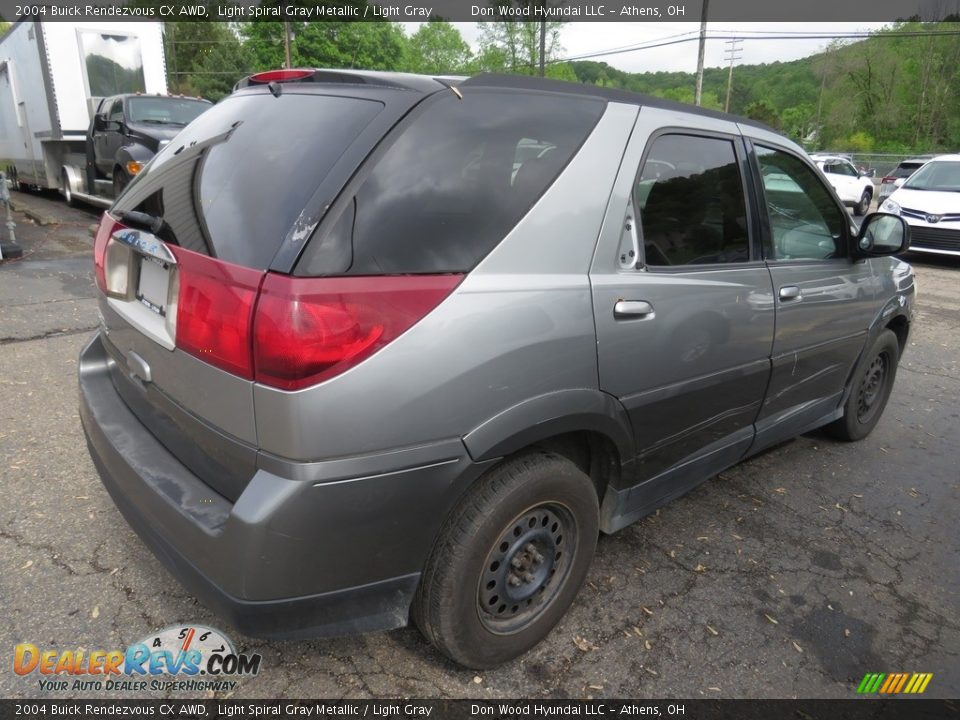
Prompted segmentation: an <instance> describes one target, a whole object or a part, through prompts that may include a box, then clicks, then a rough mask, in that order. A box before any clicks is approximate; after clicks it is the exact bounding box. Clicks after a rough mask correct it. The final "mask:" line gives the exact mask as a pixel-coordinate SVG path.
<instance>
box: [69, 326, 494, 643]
mask: <svg viewBox="0 0 960 720" xmlns="http://www.w3.org/2000/svg"><path fill="white" fill-rule="evenodd" d="M117 371H118V368H117V367H116V363H115V361H114V360H113V359H112V358H111V357H110V356H109V354H108V353H107V352H106V350H105V349H104V347H103V344H102V343H101V341H100V336H99V335H96V336H95V337H94V338H93V339H92V340H91V341H90V343H89V344H88V345H87V346H86V347H85V348H84V349H83V351H82V352H81V355H80V367H79V384H80V417H81V421H82V423H83V427H84V431H85V433H86V436H87V444H88V446H89V449H90V455H91V457H92V458H93V461H94V464H95V466H96V468H97V470H98V472H99V474H100V477H101V479H102V481H103V484H104V486H105V487H106V489H107V491H108V492H109V493H110V495H111V497H112V498H113V500H114V502H115V503H116V505H117V508H118V509H119V510H120V512H121V513H122V514H123V516H124V517H125V518H126V520H127V522H128V523H129V524H130V525H131V527H132V528H133V529H134V530H135V531H136V533H137V534H138V535H139V536H140V537H141V539H142V540H143V542H144V543H145V544H146V545H147V546H148V547H149V548H150V549H151V551H152V552H153V553H154V554H155V555H156V556H157V558H158V559H159V560H160V561H161V562H162V563H163V564H164V566H165V567H166V568H167V569H168V570H169V571H170V573H171V574H173V575H174V577H176V578H177V580H179V581H180V583H181V584H182V585H183V586H184V587H186V588H187V589H188V590H189V591H190V592H191V593H193V594H194V595H196V596H197V597H198V598H199V599H200V600H201V601H202V602H203V603H204V604H205V605H207V606H208V607H210V608H211V609H212V610H214V611H215V612H217V613H218V614H219V615H221V616H222V617H224V618H225V619H227V620H228V621H229V622H231V623H232V624H233V625H234V626H235V627H236V628H237V629H238V630H239V631H240V632H242V633H244V634H246V635H251V636H258V637H274V638H289V637H306V636H332V635H344V634H351V633H358V632H370V631H375V630H385V629H390V628H395V627H400V626H402V625H405V624H406V623H407V620H408V615H409V607H410V603H411V601H412V598H413V593H414V591H415V590H416V587H417V583H418V582H419V577H420V570H421V568H422V567H423V564H424V562H425V560H426V557H427V554H428V553H429V550H430V548H431V547H432V544H433V541H434V538H435V536H436V533H437V532H438V530H439V527H440V523H441V522H442V520H443V518H444V516H445V515H446V513H447V512H448V511H449V509H450V508H451V507H452V505H453V503H454V502H455V501H456V498H457V497H458V496H459V494H460V492H461V491H462V489H463V488H464V487H465V486H466V485H467V484H468V483H469V482H470V481H471V480H472V479H473V478H474V477H476V475H478V474H479V473H480V472H481V471H482V469H483V468H482V466H480V465H478V464H475V463H472V462H471V461H470V459H469V456H468V454H467V453H466V450H465V449H464V447H463V444H462V443H461V442H460V441H459V440H457V439H455V440H450V441H444V442H439V443H433V444H431V445H427V446H420V447H417V448H411V449H406V450H400V451H395V452H391V453H385V454H378V455H370V456H362V457H353V458H342V459H339V460H335V461H327V462H316V463H297V464H294V463H288V462H286V461H283V460H280V459H278V458H271V457H263V458H261V460H262V462H258V465H259V467H260V469H258V470H257V471H256V473H255V475H254V476H253V478H252V479H251V480H250V482H249V484H248V485H247V486H246V488H245V489H244V490H243V492H242V494H241V495H240V497H239V498H238V499H237V501H236V502H235V503H232V502H230V501H229V500H228V499H226V498H224V497H223V496H221V495H219V494H217V493H216V492H215V491H214V490H213V489H212V488H211V487H210V486H209V485H207V484H205V483H204V482H203V481H202V480H201V479H200V478H198V477H197V476H196V475H194V474H193V473H192V472H190V470H188V469H187V468H186V467H185V466H184V465H183V464H181V463H180V462H179V461H178V460H177V458H176V457H175V456H174V455H172V454H171V453H170V452H169V451H168V450H167V448H165V447H164V446H163V445H162V444H161V443H160V442H159V441H158V440H157V439H156V438H155V437H154V436H153V435H152V434H151V433H150V432H149V431H148V430H147V429H146V428H145V427H144V426H143V425H142V424H141V423H140V421H139V420H138V419H137V417H136V416H135V415H134V414H133V413H132V412H131V411H130V409H129V408H128V406H127V405H126V404H125V403H124V401H123V400H122V398H121V397H120V395H119V394H118V393H117V391H116V388H115V387H114V384H113V382H112V380H111V372H117ZM265 467H267V468H269V470H267V469H263V468H265Z"/></svg>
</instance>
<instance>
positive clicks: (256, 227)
mask: <svg viewBox="0 0 960 720" xmlns="http://www.w3.org/2000/svg"><path fill="white" fill-rule="evenodd" d="M204 107H210V106H208V105H205V106H204ZM382 107H383V106H382V105H381V103H378V102H374V101H369V100H358V99H355V98H341V97H330V96H323V95H297V94H294V93H293V92H291V91H286V92H284V93H283V94H282V95H281V96H280V97H274V96H273V95H270V94H262V95H236V96H233V97H228V98H227V99H225V100H223V101H221V102H220V103H219V104H218V105H215V106H213V107H210V109H209V110H207V112H205V113H203V114H202V115H201V116H200V117H198V118H197V119H196V121H195V122H193V123H191V124H190V125H189V126H188V127H186V128H185V129H184V130H183V132H181V133H180V134H179V135H177V137H176V138H175V139H174V140H173V141H172V142H171V143H170V144H169V145H167V146H166V147H164V148H163V150H161V151H160V152H159V153H158V154H157V155H156V157H155V158H154V159H153V162H151V163H150V164H149V165H147V167H146V168H145V169H144V170H143V171H142V172H141V173H140V174H139V175H137V176H136V178H135V179H134V180H133V182H132V183H131V184H130V185H129V186H128V188H127V190H126V191H125V192H124V194H123V195H121V196H120V199H119V200H117V202H116V204H115V205H114V210H115V211H116V212H124V211H129V210H136V211H139V212H144V213H148V214H150V215H154V216H157V217H162V218H163V219H164V221H165V227H164V229H163V230H162V231H161V232H160V233H159V234H160V237H161V238H162V239H163V240H165V241H168V242H172V243H174V244H177V245H181V246H183V247H186V248H188V249H190V250H195V251H197V252H202V253H205V254H208V255H212V256H214V257H219V258H222V259H224V260H227V261H228V262H232V263H237V264H240V265H246V266H248V267H255V268H265V267H267V266H269V264H270V261H271V260H272V259H273V256H274V255H275V254H276V251H277V250H278V249H279V247H280V244H281V243H282V242H283V239H284V238H285V237H286V235H287V233H288V232H289V231H290V229H291V228H292V226H293V224H294V221H295V220H296V219H297V217H298V216H299V214H300V212H301V211H302V210H303V207H304V205H305V204H306V201H307V199H308V198H309V197H310V196H311V195H312V194H313V193H314V191H315V190H316V189H317V186H318V185H319V184H320V182H321V180H323V178H324V177H325V176H326V174H327V173H328V172H329V170H330V169H331V168H332V167H333V165H334V164H335V163H336V161H337V160H338V159H339V157H340V156H341V155H342V154H343V152H344V151H345V150H346V149H347V148H348V147H349V146H350V144H351V143H352V142H353V141H354V140H355V139H356V137H357V136H358V135H359V134H360V132H361V131H362V130H363V128H364V127H366V125H367V124H368V123H369V122H370V121H371V120H372V119H373V117H374V116H375V115H376V114H377V113H378V112H379V111H380V109H381V108H382Z"/></svg>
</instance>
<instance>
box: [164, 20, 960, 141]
mask: <svg viewBox="0 0 960 720" xmlns="http://www.w3.org/2000/svg"><path fill="white" fill-rule="evenodd" d="M289 26H290V51H291V61H292V63H293V65H294V66H306V67H343V68H365V69H371V70H397V71H408V72H424V73H433V74H465V75H469V74H473V73H477V72H481V71H493V72H515V73H523V74H530V75H532V74H537V73H538V71H539V67H538V66H539V24H537V23H526V22H497V23H480V40H479V47H478V48H477V50H476V51H474V50H472V49H471V48H470V46H469V45H468V44H467V43H466V42H465V41H464V39H463V37H462V36H461V34H460V32H459V31H458V30H457V28H456V27H455V26H454V25H451V24H450V23H447V22H444V21H442V20H436V21H434V22H430V23H425V24H423V25H421V26H420V27H419V29H418V30H417V31H416V32H415V33H413V34H412V35H407V34H406V33H405V32H404V30H403V26H402V25H401V24H399V23H393V22H378V23H351V22H322V23H306V22H291V23H289ZM165 31H166V32H165V37H166V44H167V48H166V50H167V66H168V71H169V74H170V86H171V89H172V90H173V91H175V92H183V93H189V94H196V95H203V96H205V97H209V98H211V99H213V100H217V99H219V98H221V97H223V96H224V95H225V94H227V93H229V91H230V89H231V88H232V86H233V84H234V83H235V82H236V81H237V80H238V79H240V78H241V77H243V76H244V75H246V74H249V73H251V72H256V71H258V70H265V69H270V68H277V67H281V66H283V64H284V28H283V24H282V23H278V22H243V23H195V22H179V23H166V28H165ZM931 31H933V32H943V31H951V32H960V23H958V22H952V23H916V22H911V23H897V24H893V25H890V26H889V27H887V28H885V29H884V30H881V31H879V32H877V33H875V34H873V35H872V36H871V37H870V38H868V39H865V40H860V41H857V42H839V41H838V42H834V43H833V44H831V45H830V46H829V47H828V48H827V49H826V50H825V51H824V52H822V53H820V54H818V55H814V56H811V57H808V58H804V59H801V60H795V61H791V62H774V63H767V64H760V65H746V64H745V65H737V66H736V67H735V69H734V76H733V91H732V94H731V99H730V111H731V112H733V113H736V114H739V115H746V116H749V117H752V118H756V119H758V120H762V121H763V122H766V123H767V124H769V125H772V126H774V127H776V128H778V129H780V130H781V131H782V132H784V133H785V134H787V135H789V136H791V137H793V138H795V139H796V140H798V141H799V142H801V143H803V144H804V145H806V146H807V147H810V148H818V149H821V148H832V149H836V150H845V151H851V152H863V153H869V152H874V153H899V154H909V153H921V152H933V151H944V150H953V151H958V150H960V35H956V34H954V35H942V34H941V35H931V34H928V33H930V32H931ZM905 32H914V33H915V32H921V33H924V34H921V35H917V36H910V37H906V36H903V33H905ZM691 45H692V44H691ZM745 49H746V51H747V54H749V43H747V44H746V47H745ZM563 56H564V49H563V23H548V24H547V36H546V58H545V59H546V74H547V75H548V76H549V77H555V78H560V79H564V80H572V81H579V82H582V83H590V84H596V85H603V86H608V87H617V88H625V89H628V90H633V91H636V92H643V93H648V94H652V95H657V96H661V97H665V98H671V99H674V100H679V101H682V102H690V103H692V102H693V87H694V77H693V75H692V74H690V73H681V72H655V73H627V72H624V71H622V70H618V69H617V68H614V67H612V66H610V65H609V64H607V63H605V62H597V61H574V62H564V61H563V60H562V58H563ZM726 86H727V68H708V69H707V70H706V71H705V73H704V81H703V104H704V105H706V106H709V107H714V108H723V106H724V100H725V97H726Z"/></svg>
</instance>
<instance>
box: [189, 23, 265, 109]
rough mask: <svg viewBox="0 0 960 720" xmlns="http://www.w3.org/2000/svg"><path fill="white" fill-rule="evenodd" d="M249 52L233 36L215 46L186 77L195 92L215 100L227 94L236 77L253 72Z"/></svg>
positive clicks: (251, 55)
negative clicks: (188, 78) (192, 72)
mask: <svg viewBox="0 0 960 720" xmlns="http://www.w3.org/2000/svg"><path fill="white" fill-rule="evenodd" d="M253 67H254V64H253V54H252V53H251V52H250V51H249V50H248V49H247V48H245V47H244V46H243V45H242V44H241V43H240V41H239V40H238V39H237V38H236V37H231V38H230V39H229V40H228V41H225V42H222V43H219V44H218V45H215V46H214V47H213V48H212V49H211V50H210V51H209V52H208V53H205V54H204V56H203V58H202V59H201V60H200V62H199V64H198V65H197V68H196V71H195V73H194V74H193V75H191V76H190V87H191V88H192V90H193V91H194V92H195V94H197V95H200V96H201V97H205V98H207V99H208V100H213V101H214V102H216V101H217V100H219V99H220V98H222V97H224V96H225V95H229V94H230V91H231V90H232V89H233V86H234V85H235V84H236V82H237V81H238V80H240V79H241V78H243V77H244V76H246V75H249V74H250V73H251V72H252V71H253Z"/></svg>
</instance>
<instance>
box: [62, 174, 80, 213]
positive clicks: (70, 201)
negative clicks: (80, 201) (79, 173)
mask: <svg viewBox="0 0 960 720" xmlns="http://www.w3.org/2000/svg"><path fill="white" fill-rule="evenodd" d="M60 194H61V195H63V200H64V202H66V203H67V207H76V206H77V201H76V200H75V199H74V197H73V190H71V189H70V180H69V178H68V177H67V171H66V170H64V171H62V172H61V173H60Z"/></svg>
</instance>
